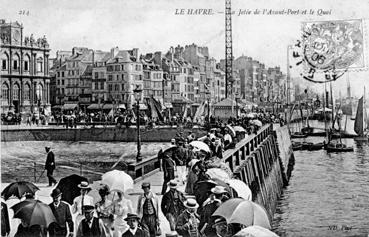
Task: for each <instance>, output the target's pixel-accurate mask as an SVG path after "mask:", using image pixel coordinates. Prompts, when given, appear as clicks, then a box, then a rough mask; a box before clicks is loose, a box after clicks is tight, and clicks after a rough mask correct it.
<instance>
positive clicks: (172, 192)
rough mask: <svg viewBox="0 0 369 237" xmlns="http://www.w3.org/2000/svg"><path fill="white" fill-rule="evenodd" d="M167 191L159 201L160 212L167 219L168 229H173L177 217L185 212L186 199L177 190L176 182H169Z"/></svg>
mask: <svg viewBox="0 0 369 237" xmlns="http://www.w3.org/2000/svg"><path fill="white" fill-rule="evenodd" d="M168 185H169V188H170V189H169V191H168V192H166V193H165V194H164V196H163V199H162V200H161V211H162V212H163V214H164V216H165V217H166V218H167V219H168V221H169V225H170V229H171V230H174V229H175V224H176V222H177V218H178V216H179V215H180V214H181V213H182V212H183V211H184V210H185V207H184V204H183V203H184V202H185V201H186V198H185V196H184V194H183V193H182V192H180V191H178V190H177V185H178V184H177V182H176V181H175V180H171V181H169V183H168Z"/></svg>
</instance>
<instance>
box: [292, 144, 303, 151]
mask: <svg viewBox="0 0 369 237" xmlns="http://www.w3.org/2000/svg"><path fill="white" fill-rule="evenodd" d="M292 150H293V151H299V150H302V144H301V142H292Z"/></svg>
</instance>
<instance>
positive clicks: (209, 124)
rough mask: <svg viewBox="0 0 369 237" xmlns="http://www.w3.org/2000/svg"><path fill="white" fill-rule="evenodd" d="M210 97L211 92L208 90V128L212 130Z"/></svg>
mask: <svg viewBox="0 0 369 237" xmlns="http://www.w3.org/2000/svg"><path fill="white" fill-rule="evenodd" d="M210 96H211V93H210V91H209V90H206V99H207V100H208V126H209V128H210Z"/></svg>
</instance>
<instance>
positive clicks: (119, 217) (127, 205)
mask: <svg viewBox="0 0 369 237" xmlns="http://www.w3.org/2000/svg"><path fill="white" fill-rule="evenodd" d="M117 195H118V199H117V200H114V201H113V204H112V213H113V214H114V216H115V218H114V234H113V236H119V237H120V236H122V234H123V233H124V232H126V231H127V230H128V228H129V226H128V224H127V222H126V221H125V220H124V218H126V217H127V214H128V213H133V205H132V201H131V200H129V199H127V198H125V197H124V195H123V193H122V192H120V191H117Z"/></svg>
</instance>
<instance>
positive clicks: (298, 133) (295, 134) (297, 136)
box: [291, 132, 308, 138]
mask: <svg viewBox="0 0 369 237" xmlns="http://www.w3.org/2000/svg"><path fill="white" fill-rule="evenodd" d="M307 136H308V135H307V134H304V133H302V132H294V133H292V134H291V138H305V137H307Z"/></svg>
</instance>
